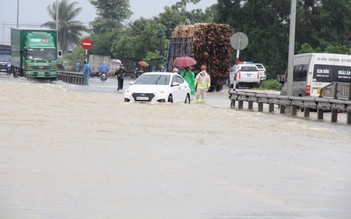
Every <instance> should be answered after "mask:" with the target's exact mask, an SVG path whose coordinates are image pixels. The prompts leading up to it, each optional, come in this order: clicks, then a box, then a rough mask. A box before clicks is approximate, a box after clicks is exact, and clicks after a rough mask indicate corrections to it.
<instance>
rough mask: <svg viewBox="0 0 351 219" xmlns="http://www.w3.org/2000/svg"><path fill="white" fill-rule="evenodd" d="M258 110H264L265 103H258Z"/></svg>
mask: <svg viewBox="0 0 351 219" xmlns="http://www.w3.org/2000/svg"><path fill="white" fill-rule="evenodd" d="M258 111H259V112H262V111H263V103H258Z"/></svg>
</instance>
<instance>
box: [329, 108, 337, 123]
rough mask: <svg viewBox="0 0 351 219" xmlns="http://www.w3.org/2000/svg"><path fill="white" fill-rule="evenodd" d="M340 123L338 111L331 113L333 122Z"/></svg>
mask: <svg viewBox="0 0 351 219" xmlns="http://www.w3.org/2000/svg"><path fill="white" fill-rule="evenodd" d="M337 121H338V110H335V109H333V110H332V111H331V122H337Z"/></svg>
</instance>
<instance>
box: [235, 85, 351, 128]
mask: <svg viewBox="0 0 351 219" xmlns="http://www.w3.org/2000/svg"><path fill="white" fill-rule="evenodd" d="M229 99H230V100H231V102H230V108H232V109H233V108H235V104H236V102H238V109H243V106H244V102H247V103H248V109H250V110H251V109H253V103H257V104H258V111H260V112H261V111H263V106H264V104H268V105H269V109H268V111H269V112H273V111H274V105H278V106H279V109H280V113H281V114H285V112H286V108H287V107H291V115H292V116H296V115H297V112H298V109H299V108H300V109H303V111H304V117H309V116H310V111H311V110H316V111H317V119H318V120H323V118H324V112H326V111H327V112H331V122H337V119H338V113H346V114H347V121H346V123H347V124H348V125H351V101H350V100H339V99H332V98H320V97H295V96H283V95H276V94H266V93H256V92H246V91H236V90H230V91H229Z"/></svg>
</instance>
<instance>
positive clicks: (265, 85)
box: [259, 79, 283, 91]
mask: <svg viewBox="0 0 351 219" xmlns="http://www.w3.org/2000/svg"><path fill="white" fill-rule="evenodd" d="M282 87H283V84H281V83H279V82H277V80H273V79H269V80H264V81H262V83H261V85H260V87H259V89H260V90H276V91H280V90H281V89H282Z"/></svg>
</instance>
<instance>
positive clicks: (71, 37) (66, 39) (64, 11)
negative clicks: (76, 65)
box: [41, 0, 89, 52]
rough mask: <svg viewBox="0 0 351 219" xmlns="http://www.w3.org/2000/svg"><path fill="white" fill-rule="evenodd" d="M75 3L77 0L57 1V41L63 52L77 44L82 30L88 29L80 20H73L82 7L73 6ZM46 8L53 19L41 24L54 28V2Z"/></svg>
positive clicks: (86, 30)
mask: <svg viewBox="0 0 351 219" xmlns="http://www.w3.org/2000/svg"><path fill="white" fill-rule="evenodd" d="M75 4H78V2H73V3H69V2H68V1H67V0H62V1H61V2H60V3H58V6H59V8H58V9H59V10H58V20H59V22H58V24H59V25H58V26H59V28H58V41H59V45H60V49H61V50H62V51H63V52H66V51H67V50H68V49H69V48H70V47H72V46H74V45H77V44H78V43H79V42H80V40H81V36H82V34H83V32H88V31H89V30H88V28H86V27H85V26H84V25H83V23H82V22H80V21H75V20H73V19H74V18H75V17H77V15H78V14H79V13H80V12H81V10H82V8H74V5H75ZM47 10H48V12H49V15H50V17H51V18H52V19H53V21H48V22H46V23H44V24H42V25H41V26H42V27H49V28H51V29H55V30H56V3H53V4H52V5H49V6H48V7H47Z"/></svg>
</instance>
